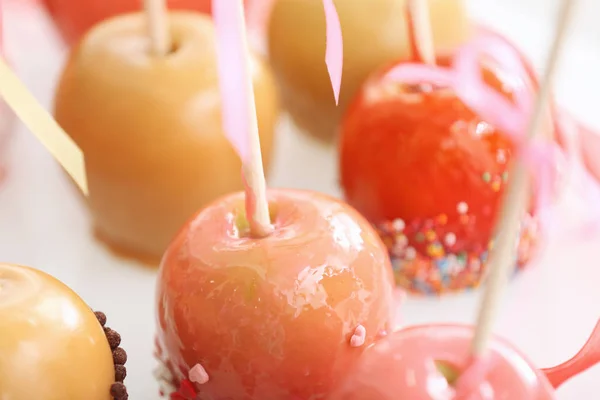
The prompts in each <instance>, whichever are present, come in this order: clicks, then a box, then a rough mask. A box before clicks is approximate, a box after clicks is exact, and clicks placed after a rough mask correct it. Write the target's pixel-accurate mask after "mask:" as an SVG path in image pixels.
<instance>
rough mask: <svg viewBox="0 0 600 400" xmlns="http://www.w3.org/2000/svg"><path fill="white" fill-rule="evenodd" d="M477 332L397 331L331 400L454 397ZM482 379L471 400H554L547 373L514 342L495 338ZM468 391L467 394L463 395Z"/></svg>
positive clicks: (449, 328) (457, 328)
mask: <svg viewBox="0 0 600 400" xmlns="http://www.w3.org/2000/svg"><path fill="white" fill-rule="evenodd" d="M472 336H473V328H472V327H469V326H461V325H424V326H416V327H411V328H408V329H404V330H402V331H398V332H394V333H393V334H391V335H389V336H388V337H386V338H384V339H382V340H380V341H378V342H377V343H376V344H375V345H373V346H371V347H369V348H368V349H367V350H365V352H364V353H363V355H362V356H361V359H360V361H359V362H358V363H356V364H355V366H354V368H353V369H352V372H351V373H350V374H349V375H348V376H347V377H346V380H345V381H344V383H343V384H342V385H341V386H340V387H339V389H338V390H337V391H336V393H335V394H334V395H333V396H332V397H330V398H329V400H366V399H377V400H396V399H415V400H417V399H418V400H434V399H440V400H441V399H444V400H450V399H454V398H455V397H454V396H455V394H456V390H455V387H454V384H455V383H456V381H457V378H458V376H459V373H460V371H461V370H462V369H463V368H464V367H465V365H467V362H468V357H469V356H468V355H469V345H470V342H471V338H472ZM487 357H488V358H487V359H486V360H485V361H484V362H485V363H486V364H482V365H486V367H485V369H484V371H483V380H478V381H475V387H474V388H472V389H473V390H472V391H471V390H469V391H468V395H467V397H458V398H460V399H464V400H466V399H468V400H500V399H506V400H508V399H510V400H551V399H554V398H555V396H554V394H553V393H554V389H553V387H552V385H551V384H550V383H549V381H548V379H547V378H546V377H545V375H544V374H543V373H542V372H541V371H540V370H538V369H537V368H535V367H534V366H533V365H532V364H531V363H530V362H529V361H528V360H526V359H525V357H523V356H522V355H521V354H520V353H519V352H518V351H517V350H516V349H514V348H513V347H512V346H511V345H510V344H509V343H507V342H505V341H502V340H499V339H494V340H493V341H492V343H491V345H490V349H489V353H488V355H487ZM464 394H465V393H463V395H464Z"/></svg>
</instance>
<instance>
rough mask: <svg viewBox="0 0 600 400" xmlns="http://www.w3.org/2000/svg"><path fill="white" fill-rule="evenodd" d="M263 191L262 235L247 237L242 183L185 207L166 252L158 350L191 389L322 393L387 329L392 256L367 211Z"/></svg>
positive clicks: (248, 399) (305, 195) (295, 395)
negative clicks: (266, 218) (266, 225)
mask: <svg viewBox="0 0 600 400" xmlns="http://www.w3.org/2000/svg"><path fill="white" fill-rule="evenodd" d="M268 198H269V203H270V209H271V212H272V221H273V223H274V226H275V231H274V232H273V233H272V234H271V235H269V236H268V237H266V238H260V239H255V238H252V237H250V236H249V234H248V223H247V220H246V219H245V216H244V195H243V194H242V193H237V194H233V195H230V196H228V197H225V198H223V199H221V200H219V201H217V202H215V203H213V204H212V205H210V206H208V207H207V208H205V209H204V210H202V211H201V212H199V213H198V214H197V215H196V216H195V217H194V218H192V220H190V221H189V223H188V224H187V225H186V226H185V227H184V228H183V229H182V230H181V231H180V233H179V234H178V235H177V236H176V237H175V239H174V240H173V242H172V244H171V245H170V247H169V249H168V250H167V252H166V254H165V256H164V258H163V262H162V266H161V269H160V272H159V277H158V292H157V306H158V340H157V342H158V347H159V349H158V350H159V351H158V352H159V355H160V358H161V359H162V361H163V362H164V363H165V364H166V365H167V366H168V367H169V369H170V372H171V374H172V375H173V377H174V379H173V380H174V383H175V385H176V386H177V385H183V386H182V387H181V392H185V393H187V395H189V393H190V391H192V393H193V391H194V390H195V391H198V392H199V393H200V397H199V398H200V399H245V400H252V399H256V400H290V399H304V400H308V399H325V398H327V395H328V394H329V393H330V391H331V389H332V387H333V386H334V385H335V384H336V383H337V382H339V381H340V380H341V379H342V377H343V376H344V375H345V374H346V372H347V371H348V369H349V368H350V367H351V365H352V364H353V363H354V361H355V360H356V358H357V356H359V355H360V353H361V352H362V349H363V348H365V347H366V346H367V345H369V344H371V343H372V342H373V341H374V340H375V338H376V337H377V336H378V335H380V334H381V333H383V332H384V331H386V330H387V329H388V328H389V324H390V323H391V320H392V318H393V298H392V291H393V278H392V273H391V267H390V262H389V258H388V255H387V251H386V249H385V247H384V246H383V244H382V243H381V240H380V239H379V237H378V235H377V233H376V232H375V231H374V230H373V229H372V228H371V226H370V225H369V224H368V222H367V221H366V220H364V219H363V218H362V217H361V216H360V215H359V214H358V213H357V212H356V211H355V210H353V209H352V208H351V207H349V206H348V205H346V204H344V203H342V202H340V201H338V200H335V199H332V198H329V197H327V196H325V195H322V194H318V193H313V192H305V191H293V190H272V191H270V192H269V193H268ZM194 382H195V383H194ZM182 396H183V397H181V396H180V397H181V398H186V397H185V395H182ZM180 397H177V398H180Z"/></svg>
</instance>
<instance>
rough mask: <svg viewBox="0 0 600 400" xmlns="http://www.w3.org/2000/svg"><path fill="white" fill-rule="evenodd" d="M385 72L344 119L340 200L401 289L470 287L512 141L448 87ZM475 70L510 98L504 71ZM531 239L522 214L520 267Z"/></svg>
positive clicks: (480, 264) (484, 252)
mask: <svg viewBox="0 0 600 400" xmlns="http://www.w3.org/2000/svg"><path fill="white" fill-rule="evenodd" d="M439 63H440V65H448V64H449V63H450V59H449V58H442V59H440V60H439ZM394 65H400V64H394ZM392 68H394V66H388V67H385V68H383V69H382V70H379V71H378V72H376V73H375V74H373V75H372V76H371V78H370V79H369V80H368V81H367V82H366V83H365V85H364V87H363V88H362V89H361V90H360V92H359V93H358V95H357V97H356V99H355V101H354V103H353V104H352V105H351V106H350V107H349V109H348V112H347V114H346V115H345V118H344V121H343V124H342V128H341V139H340V143H341V144H340V164H339V165H340V175H341V183H342V186H343V190H344V194H345V198H346V199H347V201H348V202H349V204H351V205H352V206H354V207H356V209H357V210H358V211H360V212H361V213H362V214H363V215H365V216H366V217H367V218H368V219H369V220H370V221H371V222H373V223H374V224H375V225H376V226H377V229H378V231H379V232H380V234H381V235H382V237H383V238H384V242H385V243H386V244H387V245H388V248H389V250H390V254H391V256H392V258H393V262H394V268H395V270H396V278H397V282H398V283H399V284H400V285H401V286H404V287H406V288H408V289H410V290H411V291H414V292H418V293H426V294H439V293H443V292H447V291H455V290H461V289H465V288H472V287H476V286H478V284H479V282H480V278H481V276H482V274H483V271H484V270H485V263H486V260H487V256H488V251H489V249H490V247H491V246H492V243H493V237H492V234H493V228H494V223H495V222H496V215H497V213H498V207H499V204H500V200H501V198H502V194H503V192H504V188H505V186H506V183H507V180H508V179H509V176H508V168H509V162H510V160H511V156H512V154H513V152H514V143H513V141H512V139H511V138H510V137H509V136H508V135H506V134H505V133H503V132H501V131H500V130H499V129H497V128H496V127H494V126H492V125H491V124H490V123H488V122H486V121H484V120H482V119H481V118H480V117H479V116H478V115H477V114H476V113H475V112H474V111H473V110H471V109H470V108H469V107H467V106H466V105H465V104H464V103H463V102H462V101H461V99H459V98H458V97H457V96H456V94H455V93H454V91H453V89H452V88H449V87H441V86H436V85H435V84H431V83H428V82H423V83H422V84H418V85H414V84H404V83H403V82H398V81H395V80H393V79H388V78H386V76H387V75H386V74H387V72H388V71H390V70H391V69H392ZM482 72H483V80H484V81H485V82H486V83H487V84H488V85H490V86H491V87H493V88H495V89H496V90H497V91H498V92H499V93H501V94H503V95H504V96H506V98H507V99H511V98H512V96H513V91H514V87H512V86H511V84H509V83H508V82H509V80H508V79H507V78H506V76H507V75H506V73H505V72H504V71H503V70H502V67H500V66H498V65H494V64H492V63H484V64H483V65H482ZM518 82H520V81H518ZM536 232H537V231H536V223H535V219H534V218H533V216H532V215H531V214H528V215H526V216H524V219H523V223H522V235H521V243H520V246H519V253H518V257H517V262H518V264H519V266H523V265H524V264H525V263H526V262H527V260H528V259H529V258H530V256H531V251H532V248H533V247H532V246H533V244H534V243H535V239H536V236H537V234H536Z"/></svg>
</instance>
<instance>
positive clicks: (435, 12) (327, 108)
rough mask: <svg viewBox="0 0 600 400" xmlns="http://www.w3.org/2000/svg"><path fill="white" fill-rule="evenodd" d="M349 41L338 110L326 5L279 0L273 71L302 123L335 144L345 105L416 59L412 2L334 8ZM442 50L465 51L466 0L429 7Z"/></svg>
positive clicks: (272, 36) (272, 37)
mask: <svg viewBox="0 0 600 400" xmlns="http://www.w3.org/2000/svg"><path fill="white" fill-rule="evenodd" d="M334 3H335V6H336V8H337V11H338V15H339V18H340V23H341V27H342V34H343V38H344V68H343V79H342V88H341V97H340V106H339V107H337V108H336V105H335V101H334V98H333V93H332V91H331V85H330V84H329V78H328V74H327V69H326V65H325V62H324V58H325V37H326V35H325V16H324V12H323V4H322V1H321V0H276V2H275V4H274V6H273V10H272V14H271V18H270V22H269V26H268V48H269V54H270V60H271V65H272V67H273V71H274V72H275V75H276V77H277V80H278V83H279V87H280V88H281V93H282V99H283V102H284V104H285V107H286V109H287V110H288V111H289V112H290V114H291V116H292V117H293V119H294V121H295V123H296V124H297V125H298V126H299V127H300V128H301V129H303V130H305V131H307V132H308V133H310V134H312V135H314V136H316V137H319V138H321V139H325V140H330V139H332V138H333V137H334V136H335V133H336V131H337V124H338V122H339V119H340V117H341V115H342V113H343V112H344V110H345V108H346V106H347V105H348V103H349V102H350V101H351V99H352V98H353V96H354V94H355V93H356V91H357V90H358V88H359V87H360V85H361V84H362V83H363V81H364V80H365V79H366V78H367V76H368V75H369V74H370V73H371V72H372V71H374V70H375V69H377V68H379V67H380V66H381V65H384V64H387V63H389V62H391V61H393V60H398V59H408V58H409V57H410V56H411V52H410V43H409V42H410V41H409V38H408V28H407V18H406V17H407V11H406V1H405V0H352V1H334ZM429 5H430V10H431V22H432V27H433V38H434V41H435V46H436V49H437V50H438V51H439V52H445V51H448V50H451V49H453V48H454V47H455V46H457V45H459V44H461V43H462V42H463V41H464V40H465V39H466V38H467V37H468V36H469V32H470V26H469V21H468V17H467V15H466V10H465V7H464V4H463V1H462V0H429Z"/></svg>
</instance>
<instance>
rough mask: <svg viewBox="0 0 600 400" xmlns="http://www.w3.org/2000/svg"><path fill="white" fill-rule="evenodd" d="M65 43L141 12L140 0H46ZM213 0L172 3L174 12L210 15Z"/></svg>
mask: <svg viewBox="0 0 600 400" xmlns="http://www.w3.org/2000/svg"><path fill="white" fill-rule="evenodd" d="M43 3H44V5H45V6H46V9H47V10H48V12H49V13H50V15H51V17H52V19H53V20H54V22H55V23H56V26H57V28H58V29H59V32H60V34H61V36H62V37H63V39H64V40H65V42H66V43H67V44H69V45H71V44H74V43H75V42H77V41H78V40H79V39H80V38H81V37H82V36H83V35H84V34H85V33H86V32H87V31H88V30H89V29H90V28H92V27H93V26H94V25H96V24H97V23H100V22H102V21H104V20H105V19H109V18H112V17H114V16H117V15H119V14H126V13H131V12H136V11H139V10H140V7H141V5H142V2H141V1H140V0H43ZM210 3H211V1H210V0H168V1H167V4H168V7H169V8H170V9H172V10H190V11H198V12H202V13H210Z"/></svg>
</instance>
